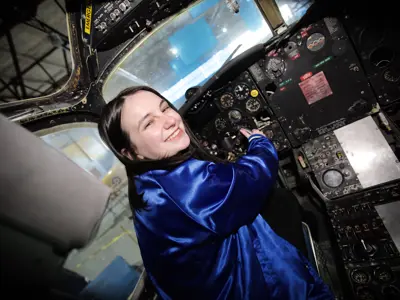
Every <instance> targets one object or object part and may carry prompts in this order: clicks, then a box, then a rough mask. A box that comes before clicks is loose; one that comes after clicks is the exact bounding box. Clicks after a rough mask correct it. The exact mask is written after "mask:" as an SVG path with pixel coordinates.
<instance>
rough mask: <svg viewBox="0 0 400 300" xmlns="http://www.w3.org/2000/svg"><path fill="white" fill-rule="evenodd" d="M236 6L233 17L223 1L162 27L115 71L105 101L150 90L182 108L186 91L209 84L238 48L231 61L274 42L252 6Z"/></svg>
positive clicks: (209, 0) (248, 0) (244, 0)
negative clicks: (126, 92) (143, 88)
mask: <svg viewBox="0 0 400 300" xmlns="http://www.w3.org/2000/svg"><path fill="white" fill-rule="evenodd" d="M238 4H239V12H238V13H236V14H235V13H233V12H232V11H230V9H229V8H228V6H227V5H226V2H225V1H224V0H203V1H200V2H198V3H197V4H195V5H193V6H191V7H190V8H188V9H187V10H185V11H184V12H182V13H180V14H178V15H176V16H174V17H172V18H171V19H169V20H168V21H166V22H165V23H163V24H161V25H160V26H159V27H158V28H156V29H154V31H153V32H152V33H151V34H150V35H149V36H148V37H146V38H145V39H144V40H143V41H142V42H140V44H139V45H138V46H137V47H136V48H134V49H133V50H132V51H131V52H130V53H128V54H127V55H126V56H125V58H124V59H122V61H121V62H120V64H119V65H118V66H117V67H116V68H115V69H114V71H113V72H112V74H111V75H110V76H109V77H108V79H107V80H106V82H105V84H104V87H103V96H104V99H105V100H106V101H107V102H108V101H110V100H111V99H112V98H113V97H115V96H116V95H117V94H118V93H119V92H120V91H121V90H122V89H124V88H127V87H130V86H135V85H148V86H151V87H153V88H155V89H156V90H158V91H159V92H160V93H161V94H162V95H163V96H164V97H166V98H167V99H169V100H170V101H171V102H172V103H174V105H175V106H176V107H177V108H179V107H180V106H182V104H183V103H184V94H185V91H186V90H187V89H188V88H190V87H192V86H196V85H201V84H202V83H204V82H205V81H206V80H207V79H208V78H210V77H211V76H212V75H213V74H214V73H215V72H216V71H217V70H218V69H219V68H220V67H221V66H222V64H223V63H224V62H225V61H226V60H227V59H228V57H229V56H230V54H232V52H233V51H234V50H235V48H236V47H237V46H238V45H241V47H240V48H239V49H238V51H237V52H236V53H235V55H234V56H233V57H235V56H237V55H239V54H240V53H242V52H243V51H245V50H247V49H249V48H250V47H252V46H254V45H256V44H258V43H262V42H266V41H267V40H268V39H270V38H271V37H272V32H271V30H270V28H269V27H268V25H267V22H266V21H265V19H264V18H263V16H262V14H261V12H260V11H259V9H258V7H257V5H256V4H255V2H254V1H253V0H238ZM233 57H232V58H233Z"/></svg>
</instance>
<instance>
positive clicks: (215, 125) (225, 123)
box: [214, 117, 228, 131]
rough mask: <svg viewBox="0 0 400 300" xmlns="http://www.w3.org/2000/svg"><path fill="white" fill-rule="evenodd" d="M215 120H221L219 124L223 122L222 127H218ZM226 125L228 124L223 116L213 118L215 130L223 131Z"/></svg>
mask: <svg viewBox="0 0 400 300" xmlns="http://www.w3.org/2000/svg"><path fill="white" fill-rule="evenodd" d="M217 121H221V124H223V126H224V127H223V128H218V127H219V125H217ZM227 125H228V124H227V122H226V120H225V119H224V118H222V117H218V118H216V119H215V120H214V127H215V129H216V130H217V131H223V130H224V129H226V127H227Z"/></svg>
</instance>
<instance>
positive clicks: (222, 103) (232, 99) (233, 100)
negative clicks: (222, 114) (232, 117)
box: [219, 93, 235, 109]
mask: <svg viewBox="0 0 400 300" xmlns="http://www.w3.org/2000/svg"><path fill="white" fill-rule="evenodd" d="M226 97H229V98H230V99H229V100H228V101H232V102H231V105H229V106H226V105H225V104H224V102H223V101H224V100H223V99H224V98H226ZM234 103H235V97H234V96H233V95H232V94H230V93H225V94H223V95H222V96H221V97H220V98H219V104H220V105H221V107H222V108H225V109H228V108H231V107H232V106H233V104H234Z"/></svg>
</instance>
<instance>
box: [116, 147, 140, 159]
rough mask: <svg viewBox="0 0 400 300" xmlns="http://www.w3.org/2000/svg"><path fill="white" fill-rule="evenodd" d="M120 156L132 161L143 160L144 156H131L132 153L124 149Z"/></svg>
mask: <svg viewBox="0 0 400 300" xmlns="http://www.w3.org/2000/svg"><path fill="white" fill-rule="evenodd" d="M121 154H122V155H123V156H125V157H127V158H129V159H130V160H134V159H135V158H136V159H144V156H142V155H140V154H136V157H135V156H134V155H132V153H131V152H130V151H129V150H127V149H126V148H124V149H122V150H121Z"/></svg>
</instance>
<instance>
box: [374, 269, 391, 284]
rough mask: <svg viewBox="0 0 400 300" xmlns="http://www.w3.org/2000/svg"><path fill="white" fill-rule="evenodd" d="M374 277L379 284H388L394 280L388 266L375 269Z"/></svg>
mask: <svg viewBox="0 0 400 300" xmlns="http://www.w3.org/2000/svg"><path fill="white" fill-rule="evenodd" d="M374 276H375V278H376V279H378V281H379V282H381V283H389V282H391V281H393V280H394V279H395V276H394V274H393V272H392V270H391V269H390V267H388V266H381V267H378V268H376V270H375V271H374Z"/></svg>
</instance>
